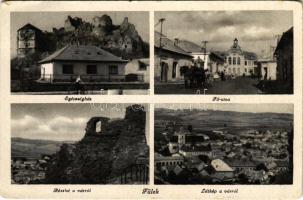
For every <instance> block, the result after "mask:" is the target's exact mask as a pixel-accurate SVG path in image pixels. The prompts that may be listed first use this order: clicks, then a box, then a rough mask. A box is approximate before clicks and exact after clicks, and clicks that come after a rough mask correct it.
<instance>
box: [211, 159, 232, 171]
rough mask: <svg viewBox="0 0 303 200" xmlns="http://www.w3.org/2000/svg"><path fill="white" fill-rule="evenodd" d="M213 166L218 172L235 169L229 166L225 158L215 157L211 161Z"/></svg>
mask: <svg viewBox="0 0 303 200" xmlns="http://www.w3.org/2000/svg"><path fill="white" fill-rule="evenodd" d="M211 166H212V167H213V168H214V170H215V171H217V172H232V171H233V169H232V168H231V167H230V166H228V164H226V163H225V162H224V161H223V160H221V159H215V160H212V161H211Z"/></svg>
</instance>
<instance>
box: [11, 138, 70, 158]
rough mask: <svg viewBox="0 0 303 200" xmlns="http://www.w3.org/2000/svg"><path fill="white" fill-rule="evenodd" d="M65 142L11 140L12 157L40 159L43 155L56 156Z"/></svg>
mask: <svg viewBox="0 0 303 200" xmlns="http://www.w3.org/2000/svg"><path fill="white" fill-rule="evenodd" d="M63 143H65V142H58V141H52V140H32V139H25V138H12V139H11V155H12V157H35V158H39V157H40V156H41V154H54V153H56V152H57V151H58V150H59V149H60V146H61V145H62V144H63Z"/></svg>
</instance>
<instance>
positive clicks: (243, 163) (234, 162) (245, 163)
mask: <svg viewBox="0 0 303 200" xmlns="http://www.w3.org/2000/svg"><path fill="white" fill-rule="evenodd" d="M225 162H226V163H227V164H228V165H229V166H232V167H256V166H257V164H258V163H256V162H253V161H250V160H245V159H238V158H235V159H228V160H225Z"/></svg>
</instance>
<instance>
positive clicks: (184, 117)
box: [155, 109, 293, 129]
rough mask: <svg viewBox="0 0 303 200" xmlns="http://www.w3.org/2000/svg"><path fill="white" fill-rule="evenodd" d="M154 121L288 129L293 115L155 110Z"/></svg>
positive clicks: (197, 125) (211, 127) (201, 125)
mask: <svg viewBox="0 0 303 200" xmlns="http://www.w3.org/2000/svg"><path fill="white" fill-rule="evenodd" d="M155 120H168V121H176V122H179V123H188V124H192V125H193V127H195V128H201V129H214V128H219V127H223V125H224V124H226V125H227V126H228V127H230V128H252V127H257V128H258V127H262V128H266V127H274V128H279V127H280V128H285V127H289V126H290V124H291V123H292V121H293V115H291V114H283V113H282V114H281V113H248V112H232V111H214V110H205V111H203V110H192V111H190V110H168V109H156V110H155Z"/></svg>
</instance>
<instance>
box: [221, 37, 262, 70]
mask: <svg viewBox="0 0 303 200" xmlns="http://www.w3.org/2000/svg"><path fill="white" fill-rule="evenodd" d="M256 61H257V55H256V54H255V53H253V52H248V51H243V50H242V49H241V47H240V45H239V43H238V39H237V38H235V39H234V42H233V45H232V46H231V47H230V49H229V50H228V51H227V52H226V54H225V64H226V68H227V70H226V74H228V75H234V76H243V75H246V76H248V75H252V74H255V73H256V72H257V66H256Z"/></svg>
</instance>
